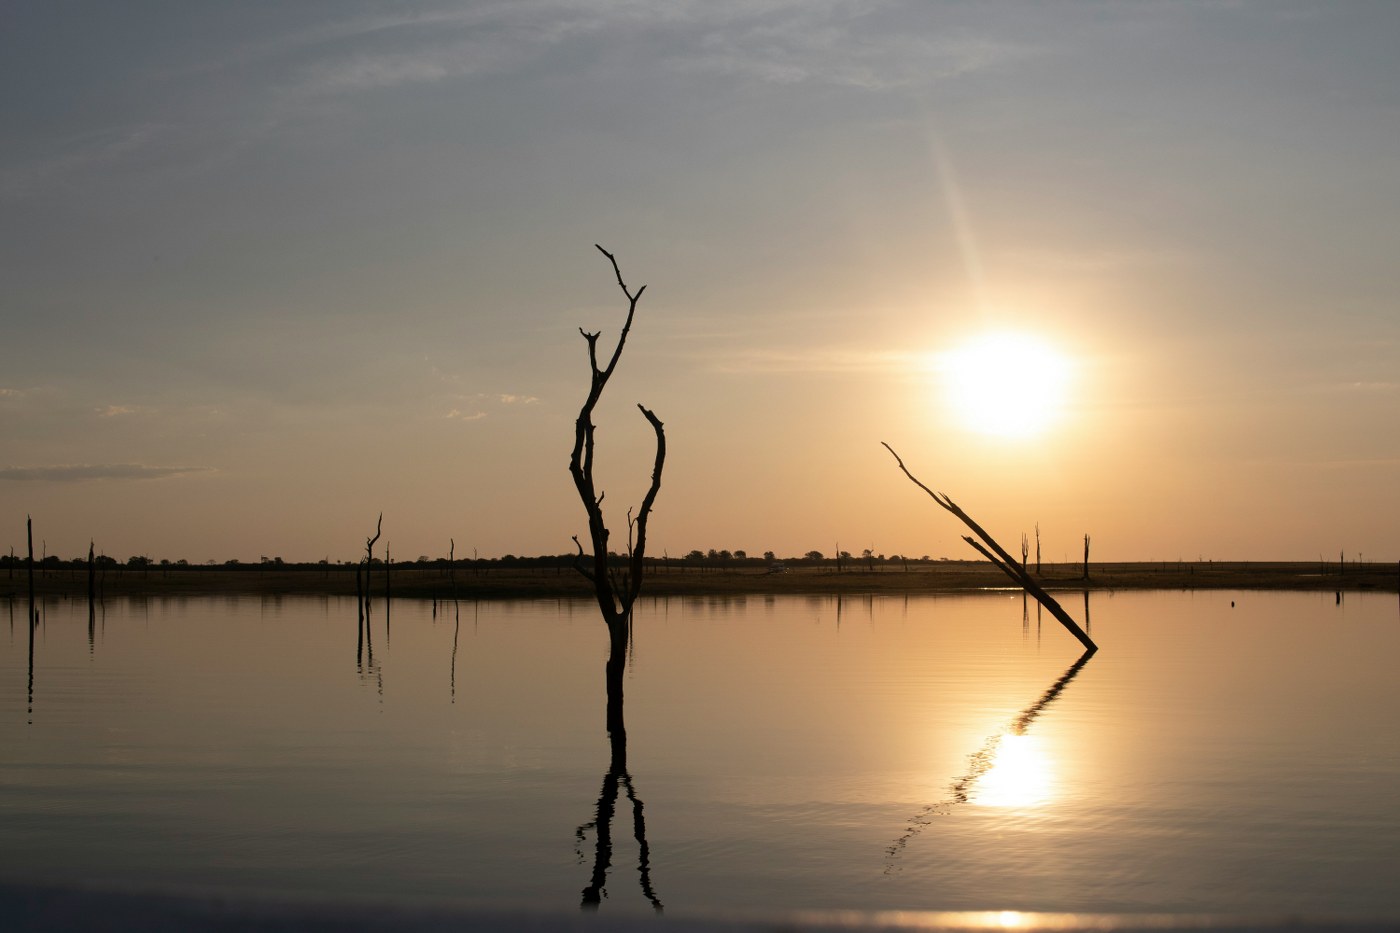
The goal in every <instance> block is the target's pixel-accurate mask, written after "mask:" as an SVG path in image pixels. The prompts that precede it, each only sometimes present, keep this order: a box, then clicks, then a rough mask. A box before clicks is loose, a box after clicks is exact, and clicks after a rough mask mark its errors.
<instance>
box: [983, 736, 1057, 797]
mask: <svg viewBox="0 0 1400 933" xmlns="http://www.w3.org/2000/svg"><path fill="white" fill-rule="evenodd" d="M1053 785H1054V774H1053V772H1052V770H1051V766H1050V757H1049V755H1047V754H1046V752H1045V747H1044V746H1043V745H1042V744H1041V743H1040V741H1038V740H1037V739H1036V738H1035V737H1033V736H1029V735H1015V734H1008V735H1004V736H1002V738H1001V743H1000V744H999V745H998V747H997V750H996V758H995V760H994V761H993V763H992V768H991V770H990V771H988V772H987V773H986V774H985V775H983V776H982V780H981V781H980V782H978V785H977V791H976V797H975V799H976V801H977V803H979V804H981V805H982V806H984V807H1033V806H1035V805H1036V804H1040V803H1044V802H1045V801H1046V800H1048V799H1049V798H1050V797H1051V796H1052V789H1053Z"/></svg>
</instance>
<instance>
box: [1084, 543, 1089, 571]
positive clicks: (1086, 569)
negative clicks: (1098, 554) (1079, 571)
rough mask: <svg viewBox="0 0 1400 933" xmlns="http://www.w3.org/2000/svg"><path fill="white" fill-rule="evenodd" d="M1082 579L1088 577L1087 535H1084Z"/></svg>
mask: <svg viewBox="0 0 1400 933" xmlns="http://www.w3.org/2000/svg"><path fill="white" fill-rule="evenodd" d="M1084 579H1086V580H1087V579H1089V536H1088V535H1087V534H1086V535H1085V536H1084Z"/></svg>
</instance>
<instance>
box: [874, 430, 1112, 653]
mask: <svg viewBox="0 0 1400 933" xmlns="http://www.w3.org/2000/svg"><path fill="white" fill-rule="evenodd" d="M881 443H882V444H883V443H884V442H883V441H882V442H881ZM884 447H885V449H886V450H888V451H889V452H890V454H891V455H892V456H893V457H894V460H895V463H897V464H899V469H900V470H901V471H902V472H903V473H904V475H905V476H907V477H908V478H909V481H910V482H912V483H913V484H914V485H915V486H918V487H919V488H920V489H922V490H923V491H924V492H926V493H928V495H929V497H930V498H931V499H933V501H934V502H936V503H938V504H939V505H940V506H942V507H943V508H944V509H945V510H946V511H949V512H951V513H953V515H955V516H957V518H958V519H959V520H960V521H961V522H962V523H963V524H964V525H966V526H967V527H968V528H970V529H972V531H973V533H974V534H976V535H977V537H978V538H980V539H981V541H978V540H975V539H974V538H972V537H971V536H969V535H963V540H964V541H966V542H967V543H968V544H970V545H971V546H972V547H973V548H974V549H976V550H977V552H978V553H979V554H981V555H982V556H983V557H985V558H987V560H989V561H991V562H992V563H993V564H995V565H996V566H998V567H1000V568H1001V570H1002V572H1003V573H1005V574H1006V575H1007V576H1009V577H1010V578H1011V579H1013V580H1015V581H1016V582H1017V583H1019V584H1020V585H1021V586H1022V587H1023V588H1024V589H1025V590H1026V592H1028V593H1030V594H1031V595H1032V596H1034V597H1035V598H1036V600H1037V601H1038V602H1039V603H1040V604H1041V605H1042V606H1044V607H1045V608H1046V609H1049V610H1050V614H1051V615H1053V616H1054V617H1055V618H1056V619H1058V620H1059V621H1060V624H1061V625H1063V626H1064V627H1065V628H1067V629H1069V631H1070V634H1072V635H1073V636H1074V637H1075V638H1077V639H1079V643H1080V644H1082V645H1083V646H1084V648H1085V650H1086V652H1088V653H1092V652H1095V651H1098V650H1099V646H1098V645H1096V644H1094V640H1093V639H1092V638H1090V637H1089V636H1088V634H1086V633H1085V631H1084V630H1083V629H1082V628H1080V627H1079V624H1078V623H1077V622H1075V621H1074V619H1072V618H1071V617H1070V614H1069V613H1068V612H1066V611H1065V610H1064V607H1063V606H1061V605H1060V604H1059V603H1058V602H1056V601H1055V598H1054V597H1052V596H1051V595H1050V594H1049V593H1047V592H1045V590H1043V589H1041V587H1040V586H1039V585H1038V584H1037V583H1036V582H1035V581H1034V580H1032V579H1031V575H1030V574H1028V573H1026V568H1025V567H1023V566H1022V565H1020V564H1018V563H1016V559H1015V558H1014V557H1012V556H1011V555H1010V554H1008V553H1007V552H1006V549H1005V548H1003V547H1002V546H1001V545H1000V544H998V543H997V542H996V539H995V538H993V537H992V536H991V535H989V534H987V532H986V530H985V529H983V527H982V526H981V525H979V524H977V522H975V521H973V520H972V517H971V516H969V515H968V514H967V513H966V512H964V511H963V510H962V509H960V508H959V507H958V505H957V503H955V502H954V501H953V500H952V499H950V498H948V496H947V495H946V494H945V493H939V492H934V491H933V490H932V489H929V488H928V487H927V486H925V485H924V484H923V483H921V482H919V480H918V479H916V478H915V477H914V474H913V473H910V472H909V468H908V467H906V466H905V465H904V461H903V460H901V459H900V457H899V454H897V453H895V450H894V448H893V447H891V446H890V445H889V444H884ZM1086 538H1087V536H1086Z"/></svg>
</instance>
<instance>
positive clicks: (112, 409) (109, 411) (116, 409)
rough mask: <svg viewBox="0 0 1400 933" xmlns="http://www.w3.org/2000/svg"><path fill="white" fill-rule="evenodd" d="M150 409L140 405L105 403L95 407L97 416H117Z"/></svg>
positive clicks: (136, 413) (135, 413)
mask: <svg viewBox="0 0 1400 933" xmlns="http://www.w3.org/2000/svg"><path fill="white" fill-rule="evenodd" d="M146 411H150V409H149V408H144V407H142V406H140V405H106V406H104V407H102V408H99V409H97V416H98V417H99V418H119V417H121V416H122V415H139V414H141V413H142V412H146Z"/></svg>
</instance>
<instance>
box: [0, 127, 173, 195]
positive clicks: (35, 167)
mask: <svg viewBox="0 0 1400 933" xmlns="http://www.w3.org/2000/svg"><path fill="white" fill-rule="evenodd" d="M160 129H161V127H160V126H159V125H158V124H144V125H141V126H135V127H128V128H124V129H119V130H111V131H107V132H103V133H96V134H92V135H89V136H86V137H82V138H77V139H70V140H67V141H65V142H64V143H62V144H61V147H60V148H61V149H62V150H63V151H61V152H58V153H55V154H52V155H49V156H47V157H43V158H39V159H35V160H32V161H29V162H26V163H22V164H20V165H17V166H13V167H10V168H5V169H3V170H0V200H4V201H15V200H19V199H21V198H26V197H30V196H32V195H34V194H37V193H39V192H41V191H43V190H44V189H46V188H49V187H51V186H53V185H55V184H58V183H60V182H62V181H63V179H65V178H68V177H69V176H71V175H74V174H77V173H81V172H85V171H87V170H89V169H91V168H93V167H96V166H102V165H107V164H110V163H113V162H117V161H120V160H122V159H125V158H127V157H128V156H130V155H131V154H132V153H134V152H136V151H138V150H140V149H142V148H144V147H146V146H148V145H149V144H150V143H151V140H152V138H153V137H154V136H155V135H156V134H157V132H158V131H159V130H160Z"/></svg>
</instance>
